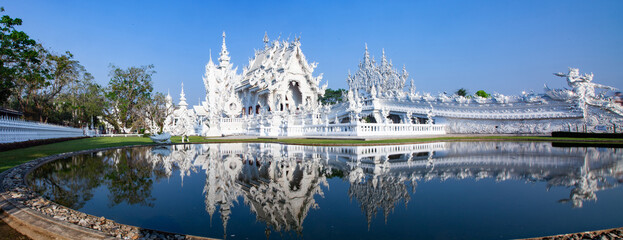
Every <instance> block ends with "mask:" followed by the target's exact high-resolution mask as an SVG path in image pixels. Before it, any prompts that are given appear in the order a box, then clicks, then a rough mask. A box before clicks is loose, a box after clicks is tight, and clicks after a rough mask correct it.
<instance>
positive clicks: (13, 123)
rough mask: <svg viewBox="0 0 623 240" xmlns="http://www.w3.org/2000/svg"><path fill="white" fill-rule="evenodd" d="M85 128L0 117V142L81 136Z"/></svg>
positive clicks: (84, 134) (85, 131)
mask: <svg viewBox="0 0 623 240" xmlns="http://www.w3.org/2000/svg"><path fill="white" fill-rule="evenodd" d="M86 135H87V130H83V129H80V128H72V127H64V126H58V125H52V124H45V123H39V122H29V121H24V120H20V119H17V118H11V117H0V143H12V142H23V141H28V140H37V139H49V138H68V137H82V136H86Z"/></svg>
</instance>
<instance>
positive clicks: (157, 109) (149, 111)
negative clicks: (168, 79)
mask: <svg viewBox="0 0 623 240" xmlns="http://www.w3.org/2000/svg"><path fill="white" fill-rule="evenodd" d="M142 105H143V110H142V111H140V112H141V113H142V115H141V119H142V120H148V122H145V125H144V126H142V127H143V128H145V129H149V130H150V133H152V134H156V133H159V132H162V128H163V127H164V120H165V119H166V118H167V117H168V115H169V114H170V113H171V112H173V109H169V108H167V99H166V96H165V95H164V94H163V93H159V92H157V93H155V94H154V95H153V98H151V99H148V101H146V102H145V103H144V104H142Z"/></svg>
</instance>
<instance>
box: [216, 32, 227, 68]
mask: <svg viewBox="0 0 623 240" xmlns="http://www.w3.org/2000/svg"><path fill="white" fill-rule="evenodd" d="M229 59H230V58H229V52H228V51H227V44H225V32H224V31H223V45H222V46H221V53H220V57H219V58H218V61H219V63H220V64H219V66H220V67H225V66H227V65H229Z"/></svg>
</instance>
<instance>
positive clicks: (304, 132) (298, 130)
mask: <svg viewBox="0 0 623 240" xmlns="http://www.w3.org/2000/svg"><path fill="white" fill-rule="evenodd" d="M445 127H446V126H445V125H441V124H385V123H359V122H355V123H339V124H316V125H294V124H287V126H263V125H261V124H260V125H259V126H253V127H250V128H248V129H247V130H248V132H247V134H248V135H253V136H310V137H311V136H358V137H367V136H420V135H439V134H446V130H445Z"/></svg>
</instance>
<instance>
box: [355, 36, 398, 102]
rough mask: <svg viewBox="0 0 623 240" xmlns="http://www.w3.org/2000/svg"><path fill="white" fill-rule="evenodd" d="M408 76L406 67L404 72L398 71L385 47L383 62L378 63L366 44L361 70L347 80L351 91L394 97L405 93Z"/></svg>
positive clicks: (376, 96) (364, 94)
mask: <svg viewBox="0 0 623 240" xmlns="http://www.w3.org/2000/svg"><path fill="white" fill-rule="evenodd" d="M407 78H409V73H408V72H407V70H406V68H405V67H403V68H402V73H398V71H397V70H396V69H394V66H393V64H392V62H391V60H388V59H387V57H386V56H385V49H383V55H382V57H381V63H380V64H378V65H377V64H376V61H374V57H373V58H370V53H369V52H368V45H367V44H366V48H365V52H364V54H363V60H362V61H361V62H359V70H357V72H355V74H354V75H351V74H348V78H347V82H348V87H349V88H350V90H351V91H356V92H358V93H359V94H360V95H361V96H362V97H364V98H367V97H372V98H378V97H394V96H401V95H403V93H404V91H403V89H404V87H405V82H406V80H407Z"/></svg>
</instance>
